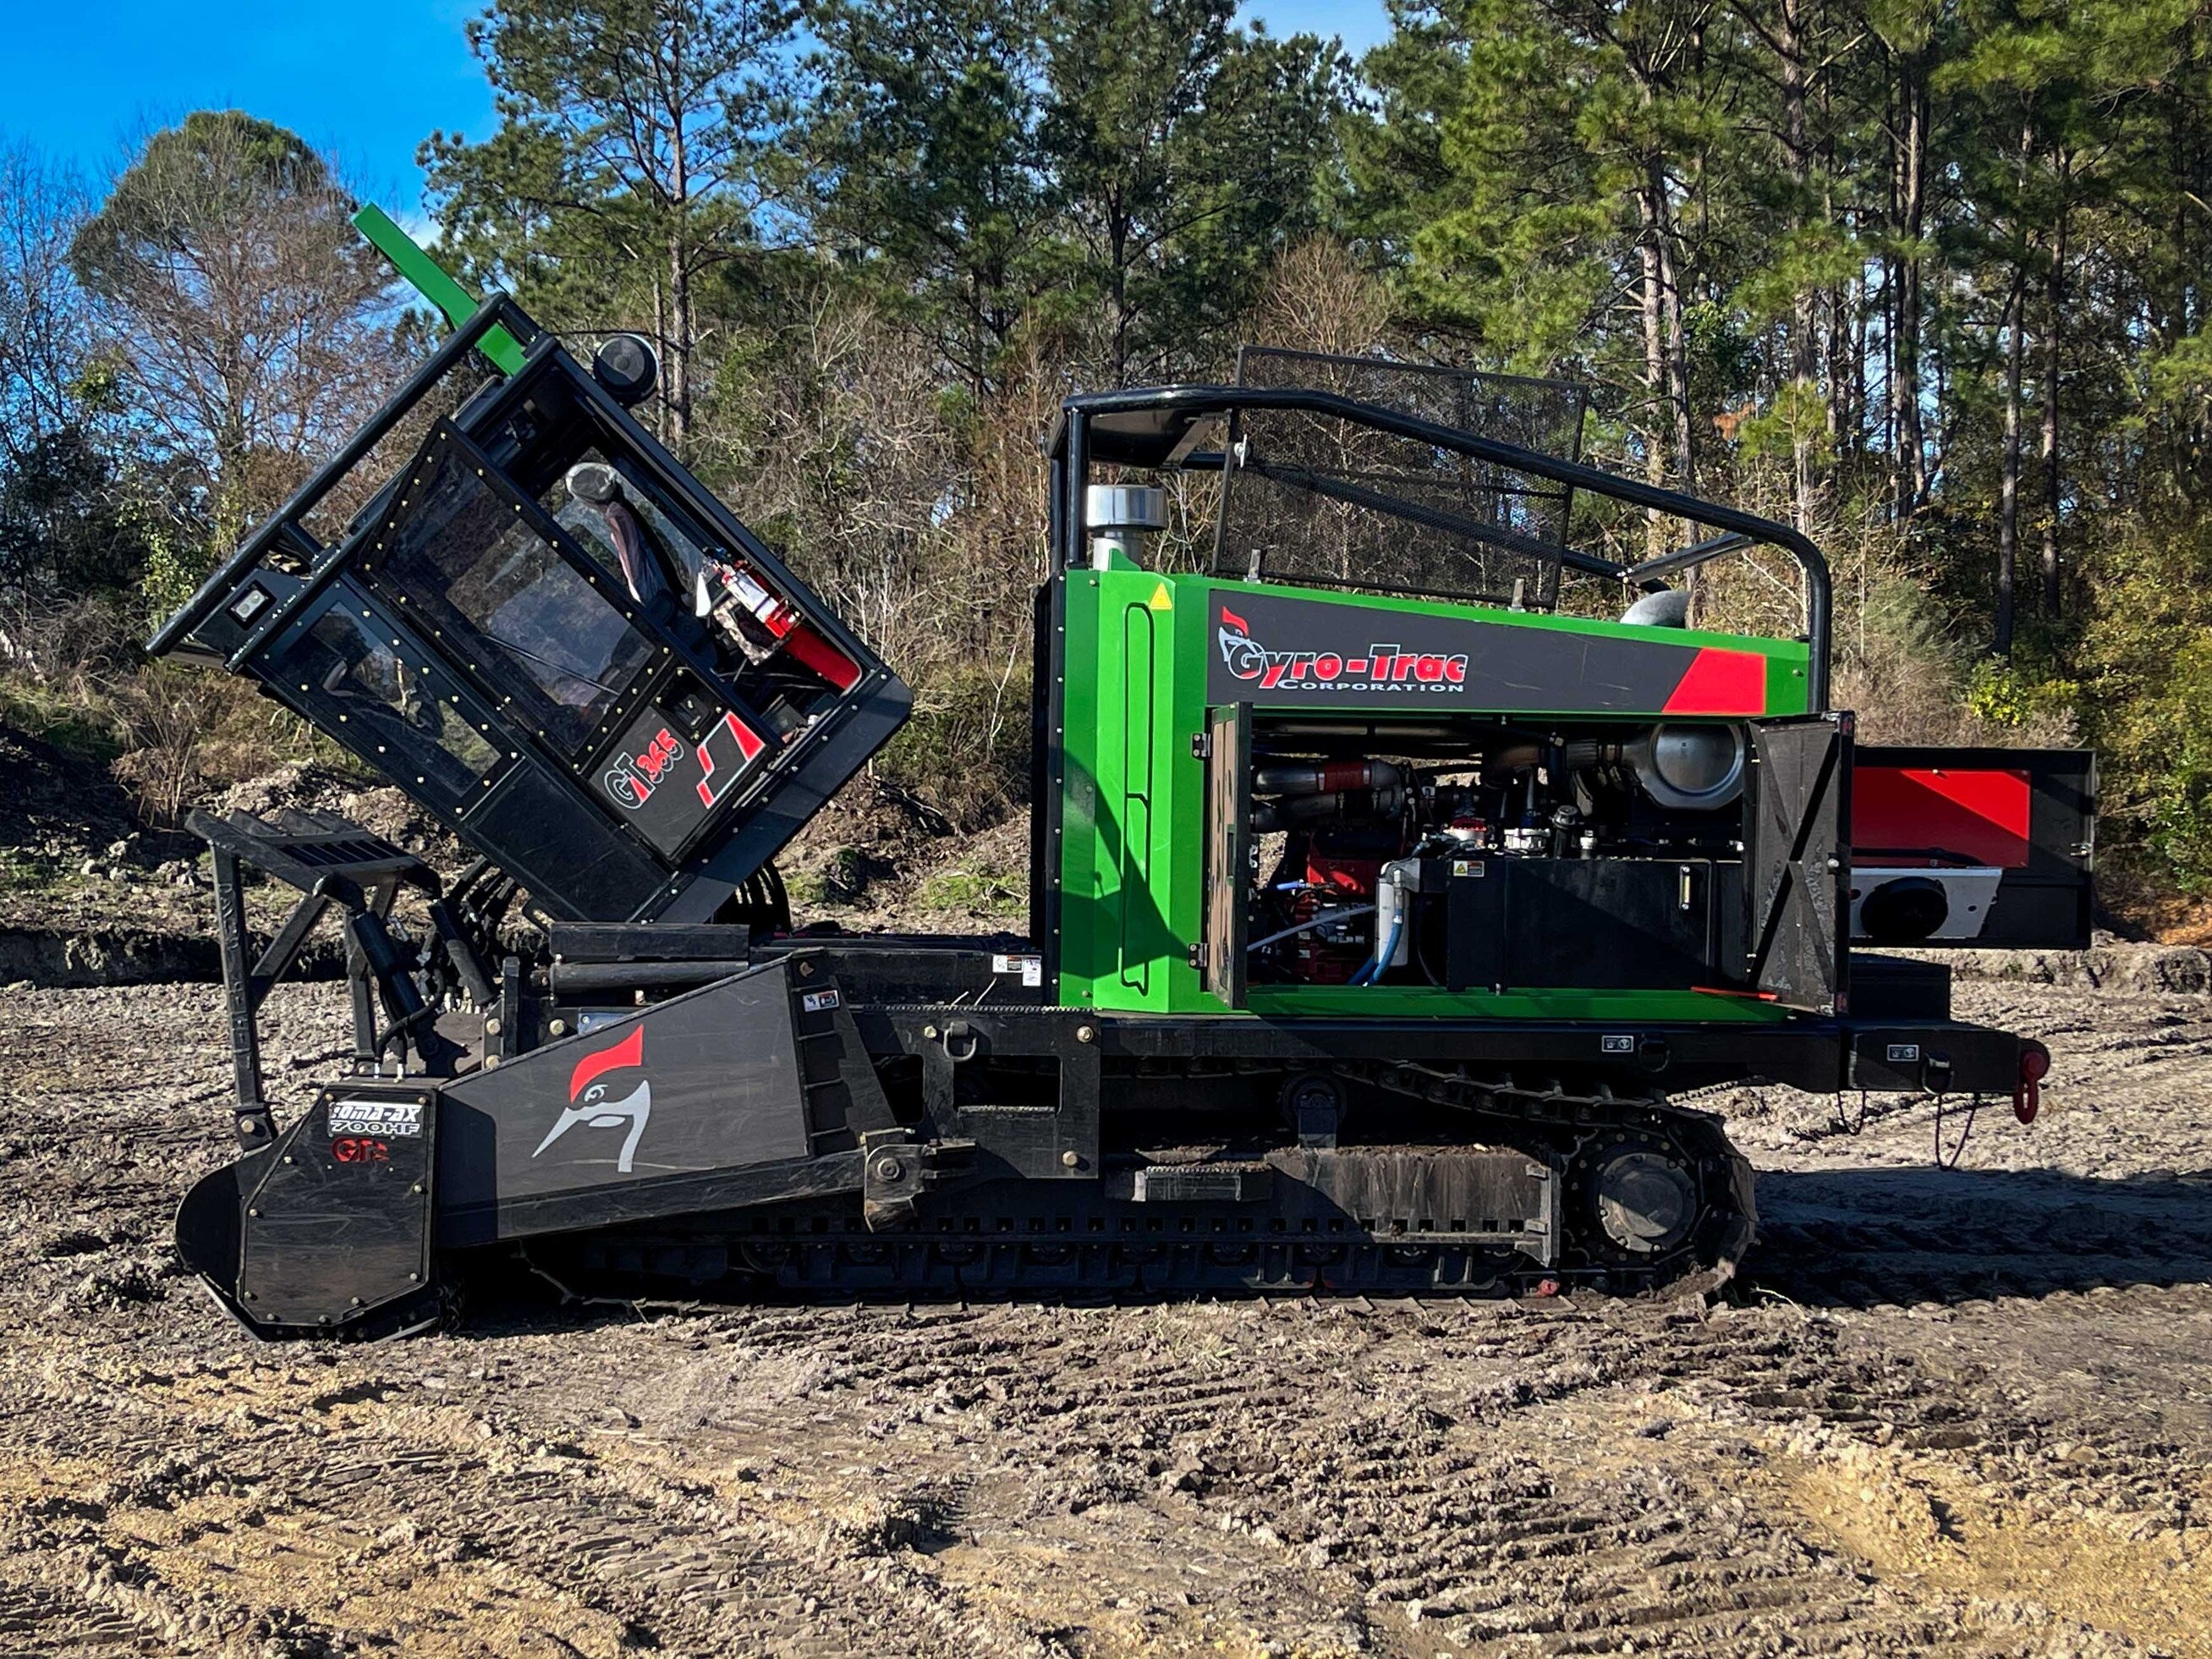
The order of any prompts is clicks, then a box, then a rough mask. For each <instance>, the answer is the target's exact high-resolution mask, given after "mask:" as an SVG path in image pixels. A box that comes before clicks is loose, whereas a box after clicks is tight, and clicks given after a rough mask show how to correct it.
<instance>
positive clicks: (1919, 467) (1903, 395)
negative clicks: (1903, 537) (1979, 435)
mask: <svg viewBox="0 0 2212 1659" xmlns="http://www.w3.org/2000/svg"><path fill="white" fill-rule="evenodd" d="M1897 102H1898V122H1897V147H1896V196H1897V206H1896V215H1897V216H1896V223H1895V226H1894V230H1895V233H1896V236H1897V240H1898V244H1899V246H1898V248H1897V251H1896V252H1894V253H1893V254H1892V255H1891V259H1890V289H1891V296H1890V343H1889V351H1890V358H1891V371H1890V376H1889V415H1890V426H1891V428H1892V430H1893V433H1894V434H1895V438H1894V447H1893V450H1892V452H1891V465H1892V470H1893V483H1892V494H1893V498H1894V500H1895V502H1896V516H1897V521H1898V523H1899V524H1900V525H1910V524H1911V522H1912V520H1913V518H1914V517H1915V515H1917V513H1919V511H1920V507H1921V504H1922V503H1923V501H1926V500H1927V499H1928V444H1927V435H1926V433H1925V431H1924V430H1923V427H1922V424H1921V410H1920V238H1921V234H1922V232H1923V229H1924V228H1925V216H1926V211H1927V169H1928V69H1927V64H1926V62H1925V61H1924V59H1923V58H1922V56H1921V54H1920V53H1918V52H1913V53H1911V54H1909V55H1908V56H1906V57H1905V58H1904V59H1903V61H1902V63H1901V64H1900V66H1899V86H1898V100H1897Z"/></svg>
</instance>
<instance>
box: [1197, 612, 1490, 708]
mask: <svg viewBox="0 0 2212 1659" xmlns="http://www.w3.org/2000/svg"><path fill="white" fill-rule="evenodd" d="M1215 637H1216V639H1217V641H1218V643H1219V645H1220V647H1221V660H1222V664H1223V665H1224V666H1225V667H1226V668H1227V669H1228V671H1229V672H1230V674H1231V676H1232V677H1233V678H1237V679H1240V680H1252V681H1256V682H1257V683H1258V684H1259V686H1260V689H1261V690H1263V691H1277V690H1282V691H1390V690H1407V691H1413V690H1424V689H1425V690H1433V691H1434V692H1436V693H1437V695H1439V696H1455V695H1456V694H1458V693H1460V692H1462V691H1464V690H1466V687H1467V653H1465V652H1463V651H1462V652H1455V653H1451V654H1449V655H1445V654H1442V653H1433V652H1414V651H1405V650H1401V649H1400V647H1397V646H1396V645H1395V644H1391V645H1383V644H1376V645H1370V646H1369V647H1367V648H1366V649H1365V650H1364V651H1361V652H1358V653H1352V652H1344V651H1335V650H1328V649H1323V650H1318V651H1270V650H1269V649H1268V648H1267V647H1266V646H1264V645H1262V644H1261V642H1260V641H1257V640H1255V639H1254V638H1253V637H1252V625H1251V624H1250V623H1248V622H1246V621H1245V620H1244V618H1243V617H1240V616H1238V615H1237V613H1236V612H1235V611H1231V609H1230V608H1229V607H1228V606H1227V605H1224V606H1222V607H1221V625H1220V628H1219V629H1218V630H1217V633H1216V636H1215Z"/></svg>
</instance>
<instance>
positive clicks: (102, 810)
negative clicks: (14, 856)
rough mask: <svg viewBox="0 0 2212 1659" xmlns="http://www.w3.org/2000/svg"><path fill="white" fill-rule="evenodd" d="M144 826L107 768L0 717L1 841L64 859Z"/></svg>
mask: <svg viewBox="0 0 2212 1659" xmlns="http://www.w3.org/2000/svg"><path fill="white" fill-rule="evenodd" d="M144 828H145V826H144V825H143V824H142V823H140V822H139V819H138V815H137V808H136V806H135V805H134V803H133V802H132V801H131V797H130V795H129V793H126V792H125V790H124V789H123V788H122V787H121V786H119V785H118V784H117V782H116V781H115V780H114V779H113V778H112V777H110V776H109V775H108V773H107V769H106V767H104V766H99V765H94V764H92V763H88V762H86V761H82V760H80V759H77V758H76V757H73V756H70V755H68V754H65V753H64V752H63V751H62V750H59V749H57V748H55V747H54V745H53V744H50V743H46V742H45V741H43V740H42V739H40V738H34V737H33V736H32V735H31V734H30V733H29V732H24V731H21V730H19V729H18V728H16V727H15V726H10V725H9V724H7V722H5V721H4V720H0V844H5V845H7V846H9V847H12V848H16V849H18V850H21V851H27V852H31V853H34V854H40V855H41V856H44V857H46V858H48V859H51V860H55V861H57V862H60V861H65V860H68V859H70V857H72V856H75V857H76V858H80V859H81V858H83V857H86V856H88V855H89V854H92V853H94V852H97V851H99V850H100V849H102V848H106V847H107V846H109V845H110V844H112V843H113V842H118V841H122V840H124V839H125V837H127V836H133V835H137V834H139V833H141V832H142V831H143V829H144Z"/></svg>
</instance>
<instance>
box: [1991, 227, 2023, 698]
mask: <svg viewBox="0 0 2212 1659" xmlns="http://www.w3.org/2000/svg"><path fill="white" fill-rule="evenodd" d="M2026 309H2027V266H2026V264H2025V263H2024V262H2021V263H2016V264H2015V265H2014V266H2013V270H2012V293H2011V296H2010V299H2009V301H2008V304H2007V305H2006V307H2005V317H2006V322H2007V328H2006V334H2005V399H2004V461H2003V465H2002V470H2001V471H2000V472H1999V473H1998V477H1997V604H1996V627H1995V629H1993V630H1992V633H1993V637H1992V639H1991V641H1990V649H1991V650H1992V651H1994V652H1995V653H1996V654H1997V655H1998V656H2000V657H2003V658H2007V659H2009V658H2010V657H2011V656H2012V635H2013V611H2014V590H2015V574H2016V573H2017V571H2018V568H2019V564H2020V380H2021V356H2022V351H2021V346H2022V343H2023V342H2022V339H2021V336H2022V334H2023V332H2024V331H2023V329H2022V328H2021V323H2022V321H2023V320H2024V319H2023V318H2022V316H2021V313H2023V312H2024V311H2025V310H2026Z"/></svg>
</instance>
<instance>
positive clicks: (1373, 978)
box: [1352, 904, 1406, 985]
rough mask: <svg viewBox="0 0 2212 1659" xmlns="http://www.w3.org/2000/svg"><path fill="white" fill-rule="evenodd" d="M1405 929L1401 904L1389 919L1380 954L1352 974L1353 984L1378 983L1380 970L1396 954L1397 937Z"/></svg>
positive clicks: (1380, 980) (1403, 908) (1404, 914)
mask: <svg viewBox="0 0 2212 1659" xmlns="http://www.w3.org/2000/svg"><path fill="white" fill-rule="evenodd" d="M1405 931H1406V907H1405V906H1404V905H1402V904H1401V905H1400V907H1399V908H1398V914H1397V915H1396V916H1395V918H1393V919H1392V921H1391V923H1390V936H1389V938H1388V939H1385V940H1383V950H1382V952H1381V954H1380V955H1378V956H1376V957H1374V958H1373V959H1372V960H1370V962H1369V963H1368V964H1367V965H1366V966H1365V967H1364V968H1362V969H1360V970H1359V971H1358V973H1357V974H1354V975H1352V983H1353V984H1354V985H1380V984H1381V983H1382V982H1383V969H1385V968H1388V967H1389V965H1390V963H1391V961H1392V959H1393V958H1394V957H1396V956H1397V954H1398V939H1399V937H1400V935H1401V934H1402V933H1404V932H1405Z"/></svg>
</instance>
